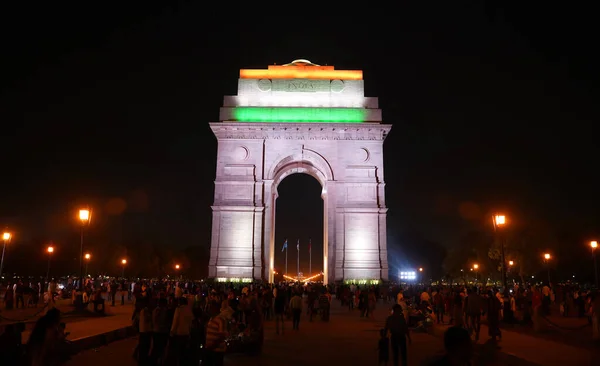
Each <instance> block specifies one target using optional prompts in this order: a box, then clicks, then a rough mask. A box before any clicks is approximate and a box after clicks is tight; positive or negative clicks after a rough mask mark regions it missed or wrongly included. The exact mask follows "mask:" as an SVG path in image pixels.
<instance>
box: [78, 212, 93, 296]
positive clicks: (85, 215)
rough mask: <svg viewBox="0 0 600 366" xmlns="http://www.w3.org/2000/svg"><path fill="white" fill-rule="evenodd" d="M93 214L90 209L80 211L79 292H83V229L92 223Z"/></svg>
mask: <svg viewBox="0 0 600 366" xmlns="http://www.w3.org/2000/svg"><path fill="white" fill-rule="evenodd" d="M90 219H91V213H90V210H89V209H81V210H79V221H80V222H81V240H80V248H79V291H83V229H84V228H85V226H86V225H88V224H89V223H90Z"/></svg>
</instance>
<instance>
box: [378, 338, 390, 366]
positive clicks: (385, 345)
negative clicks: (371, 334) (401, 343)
mask: <svg viewBox="0 0 600 366" xmlns="http://www.w3.org/2000/svg"><path fill="white" fill-rule="evenodd" d="M379 335H380V337H381V338H379V345H378V346H377V350H378V351H379V362H378V365H384V366H387V364H388V362H389V359H390V341H389V339H388V337H387V331H386V330H385V329H382V330H380V331H379Z"/></svg>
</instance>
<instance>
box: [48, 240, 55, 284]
mask: <svg viewBox="0 0 600 366" xmlns="http://www.w3.org/2000/svg"><path fill="white" fill-rule="evenodd" d="M46 252H48V271H47V272H46V282H48V281H50V262H51V261H52V253H54V247H53V246H52V245H50V246H49V247H48V248H46Z"/></svg>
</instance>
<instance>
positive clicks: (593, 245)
mask: <svg viewBox="0 0 600 366" xmlns="http://www.w3.org/2000/svg"><path fill="white" fill-rule="evenodd" d="M4 235H6V234H4ZM590 246H591V247H592V249H596V248H598V242H597V241H595V240H593V241H591V242H590Z"/></svg>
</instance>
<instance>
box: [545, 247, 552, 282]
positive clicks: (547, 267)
mask: <svg viewBox="0 0 600 366" xmlns="http://www.w3.org/2000/svg"><path fill="white" fill-rule="evenodd" d="M550 258H552V256H551V255H550V253H544V263H545V264H546V269H547V270H548V286H550V265H549V263H550Z"/></svg>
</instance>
